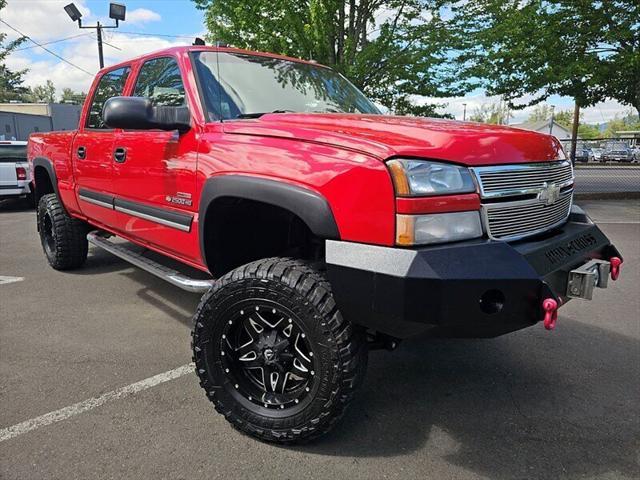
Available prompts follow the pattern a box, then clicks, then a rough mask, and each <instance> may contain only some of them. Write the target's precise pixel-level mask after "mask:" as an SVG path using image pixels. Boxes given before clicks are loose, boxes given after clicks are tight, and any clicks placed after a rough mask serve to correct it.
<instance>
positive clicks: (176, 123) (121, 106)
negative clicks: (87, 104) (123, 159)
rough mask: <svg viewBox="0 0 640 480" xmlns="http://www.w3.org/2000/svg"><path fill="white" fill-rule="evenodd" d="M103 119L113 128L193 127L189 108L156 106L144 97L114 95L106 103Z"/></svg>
mask: <svg viewBox="0 0 640 480" xmlns="http://www.w3.org/2000/svg"><path fill="white" fill-rule="evenodd" d="M102 120H103V121H104V123H105V125H107V126H108V127H111V128H124V129H129V130H153V129H160V130H178V131H179V132H180V133H183V132H186V131H187V130H189V129H190V128H191V115H190V114H189V108H188V107H186V106H181V107H154V106H153V104H152V103H151V100H149V99H148V98H143V97H112V98H110V99H108V100H107V101H106V102H105V103H104V107H103V109H102Z"/></svg>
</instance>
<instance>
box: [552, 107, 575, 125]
mask: <svg viewBox="0 0 640 480" xmlns="http://www.w3.org/2000/svg"><path fill="white" fill-rule="evenodd" d="M553 119H554V120H555V121H556V123H558V124H559V125H562V126H563V127H567V128H571V124H572V123H573V112H572V111H571V110H560V111H559V112H557V113H555V114H554V115H553Z"/></svg>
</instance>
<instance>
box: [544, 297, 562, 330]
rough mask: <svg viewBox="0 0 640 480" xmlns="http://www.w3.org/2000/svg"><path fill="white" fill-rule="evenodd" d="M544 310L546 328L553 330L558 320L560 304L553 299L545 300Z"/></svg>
mask: <svg viewBox="0 0 640 480" xmlns="http://www.w3.org/2000/svg"><path fill="white" fill-rule="evenodd" d="M542 309H543V310H544V328H546V329H547V330H553V329H554V328H556V321H557V320H558V302H556V301H555V300H554V299H553V298H545V299H544V300H543V301H542Z"/></svg>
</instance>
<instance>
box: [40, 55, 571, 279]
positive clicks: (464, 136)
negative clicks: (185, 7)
mask: <svg viewBox="0 0 640 480" xmlns="http://www.w3.org/2000/svg"><path fill="white" fill-rule="evenodd" d="M196 50H212V51H215V50H219V51H229V52H241V53H247V54H254V55H267V56H271V57H275V58H286V57H280V56H277V55H268V54H262V53H256V52H245V51H240V50H236V49H229V48H220V49H216V48H213V47H201V46H197V47H176V48H171V49H167V50H163V51H161V52H155V53H151V54H148V55H145V56H142V57H139V58H136V59H133V60H130V61H127V62H123V63H121V64H119V65H114V66H111V67H108V68H106V69H103V70H101V72H100V73H99V74H98V76H97V77H96V79H95V80H94V83H93V85H92V87H91V90H90V92H89V95H88V96H87V102H86V104H85V106H84V108H83V112H82V115H81V119H80V127H79V130H78V131H77V132H51V133H46V134H34V135H32V136H31V137H30V141H29V148H28V156H29V159H30V160H33V159H34V158H36V157H44V158H48V159H50V160H51V161H52V163H53V166H54V168H55V171H56V174H57V177H58V188H59V191H60V195H61V199H62V201H63V203H64V205H65V206H66V208H67V210H68V211H69V212H70V213H71V214H72V215H74V216H77V217H78V218H82V219H84V220H87V221H89V222H90V223H93V224H94V225H96V226H98V227H99V228H103V229H106V230H108V231H110V232H112V233H116V234H118V235H121V236H122V237H124V238H126V239H128V240H130V241H133V242H136V243H139V244H141V245H144V246H147V247H148V248H151V249H154V250H157V251H159V252H161V253H164V254H166V255H168V256H170V257H172V258H175V259H178V260H180V261H183V262H185V263H187V264H189V265H191V266H195V267H197V268H201V269H203V270H206V269H207V266H206V265H205V263H204V260H203V254H202V252H201V251H200V245H199V237H198V230H199V228H200V222H199V220H200V219H199V207H200V195H201V192H202V189H203V186H204V184H205V182H206V180H207V179H209V178H211V177H214V176H220V175H228V174H236V175H237V174H240V175H246V176H254V177H260V178H265V179H271V180H277V181H280V182H285V183H288V184H291V185H296V186H300V187H304V188H306V189H309V190H312V191H314V192H317V193H318V194H320V195H321V196H322V197H324V198H325V199H326V200H327V202H328V204H329V205H330V207H331V210H332V212H333V215H334V217H335V220H336V223H337V226H338V230H339V234H340V238H341V239H343V240H347V241H354V242H362V243H370V244H379V245H393V244H394V239H395V214H396V212H402V213H432V212H445V211H461V210H473V209H477V208H479V199H478V196H477V195H475V194H470V195H455V196H447V197H433V198H421V199H403V198H400V199H396V198H395V194H394V190H393V185H392V182H391V178H390V176H389V173H388V171H387V168H386V166H385V164H384V161H385V160H387V159H388V158H392V157H400V156H406V157H417V158H427V159H438V160H442V161H449V162H453V163H457V164H461V165H469V166H475V165H492V164H509V163H524V162H541V161H551V160H555V159H558V158H563V157H564V153H563V152H562V149H561V147H560V144H559V142H558V141H557V140H556V139H555V138H553V137H551V136H548V135H543V134H538V133H535V132H530V131H525V130H518V129H513V128H508V127H500V126H490V125H481V124H474V123H462V122H455V121H449V120H437V119H423V118H409V117H395V116H377V115H351V114H317V113H315V114H303V113H291V114H290V113H286V114H268V115H264V116H262V117H260V118H258V119H244V120H234V121H226V122H224V123H207V122H206V121H205V115H204V113H203V107H202V103H201V100H200V98H199V94H198V90H197V86H196V80H195V76H194V72H193V70H192V65H191V61H190V57H189V53H190V52H191V51H196ZM167 56H172V57H174V58H176V60H177V62H178V65H179V67H180V70H181V73H182V78H183V82H184V85H185V90H186V95H187V102H188V104H189V108H190V111H191V114H192V129H191V130H190V131H189V132H187V133H185V134H182V135H178V134H177V133H176V132H161V131H122V130H112V131H95V130H93V131H92V130H88V129H84V128H83V125H84V124H85V119H86V117H87V114H88V110H89V106H90V102H91V99H92V98H93V93H94V91H95V88H96V86H97V83H98V80H99V78H100V77H101V75H102V74H103V73H105V72H106V71H109V70H113V69H116V68H119V67H121V66H130V67H131V73H130V75H129V77H128V79H127V82H126V85H125V88H124V91H123V94H124V95H130V94H131V91H132V89H133V85H134V83H135V80H136V77H137V73H138V71H139V69H140V67H141V65H142V63H143V62H144V61H145V60H147V59H150V58H154V57H167ZM289 60H294V61H303V60H298V59H289ZM79 146H84V147H85V148H86V151H87V156H86V158H85V159H79V158H78V156H77V154H76V152H77V148H78V147H79ZM118 147H122V148H125V149H126V151H127V159H126V161H125V162H124V163H122V164H119V163H116V162H114V160H113V151H114V150H115V149H116V148H118ZM80 188H87V189H90V190H92V191H95V192H99V193H102V194H105V195H112V196H115V197H117V198H122V199H125V200H130V201H135V202H138V203H140V204H144V205H147V206H149V207H156V208H162V209H163V210H166V211H169V212H179V213H182V214H185V215H189V216H192V218H193V220H192V223H191V229H190V231H188V232H185V231H179V230H176V229H175V228H171V227H167V226H164V225H160V224H158V223H154V222H152V221H149V220H147V219H143V218H139V217H136V216H131V215H129V214H127V213H124V212H118V211H114V210H109V209H105V208H103V207H100V206H97V205H92V204H90V203H87V202H85V201H79V199H78V191H79V189H80ZM179 194H180V195H184V197H185V198H190V200H191V204H185V205H176V204H174V203H173V202H170V201H169V200H168V198H169V197H173V196H176V195H179Z"/></svg>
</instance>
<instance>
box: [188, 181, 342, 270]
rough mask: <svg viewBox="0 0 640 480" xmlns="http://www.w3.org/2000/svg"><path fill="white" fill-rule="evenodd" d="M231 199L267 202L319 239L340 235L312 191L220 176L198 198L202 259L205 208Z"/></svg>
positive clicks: (327, 207)
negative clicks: (290, 214) (302, 223)
mask: <svg viewBox="0 0 640 480" xmlns="http://www.w3.org/2000/svg"><path fill="white" fill-rule="evenodd" d="M223 197H233V198H241V199H246V200H254V201H258V202H263V203H268V204H270V205H274V206H276V207H280V208H283V209H285V210H288V211H290V212H291V213H293V214H294V215H296V216H298V217H299V218H300V219H302V221H303V222H305V223H306V224H307V226H308V227H309V229H310V230H311V232H312V233H313V234H314V235H317V236H318V237H320V238H325V239H331V240H339V239H340V232H339V230H338V225H337V224H336V220H335V218H334V216H333V212H332V211H331V207H330V205H329V202H327V200H326V199H325V198H324V197H323V196H321V195H320V194H319V193H317V192H314V191H312V190H309V189H306V188H303V187H299V186H297V185H292V184H290V183H285V182H282V181H277V180H270V179H266V178H257V177H249V176H244V175H233V174H230V175H220V176H216V177H212V178H209V179H208V180H207V181H206V182H205V185H204V187H203V189H202V193H201V195H200V208H199V221H198V230H199V232H198V235H199V240H200V252H201V254H202V259H203V260H204V261H205V263H208V262H207V259H206V258H205V251H206V250H205V222H206V215H207V210H208V209H209V206H210V205H211V204H212V203H213V202H214V201H216V200H217V199H219V198H223Z"/></svg>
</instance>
